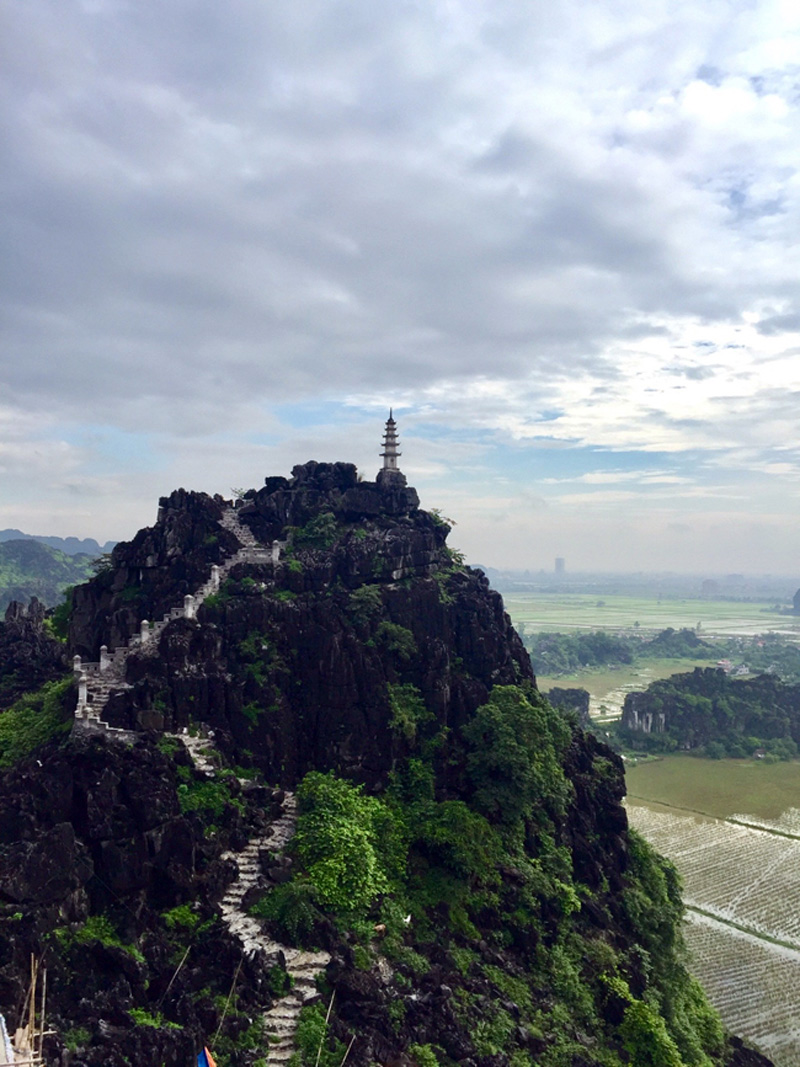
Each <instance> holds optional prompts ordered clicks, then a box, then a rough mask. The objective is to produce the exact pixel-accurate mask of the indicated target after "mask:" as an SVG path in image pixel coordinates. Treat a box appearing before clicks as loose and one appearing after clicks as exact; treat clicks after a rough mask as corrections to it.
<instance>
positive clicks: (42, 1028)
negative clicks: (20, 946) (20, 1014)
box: [39, 968, 47, 1061]
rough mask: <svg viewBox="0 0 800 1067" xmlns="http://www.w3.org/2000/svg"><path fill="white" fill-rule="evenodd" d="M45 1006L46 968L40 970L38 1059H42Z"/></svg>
mask: <svg viewBox="0 0 800 1067" xmlns="http://www.w3.org/2000/svg"><path fill="white" fill-rule="evenodd" d="M46 1008H47V969H46V968H45V969H44V971H43V972H42V1018H41V1020H40V1023H41V1025H40V1026H39V1059H41V1060H42V1061H43V1060H44V1015H45V1010H46Z"/></svg>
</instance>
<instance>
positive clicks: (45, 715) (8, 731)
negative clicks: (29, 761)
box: [0, 678, 72, 767]
mask: <svg viewBox="0 0 800 1067" xmlns="http://www.w3.org/2000/svg"><path fill="white" fill-rule="evenodd" d="M71 686H72V678H65V679H64V680H63V681H61V682H47V683H46V684H45V685H43V686H42V688H41V689H38V690H37V691H36V692H35V693H26V694H25V695H24V696H22V697H20V698H19V700H17V701H16V702H15V703H14V704H12V705H11V707H10V708H8V710H7V711H4V712H2V713H1V714H0V767H10V766H12V764H14V763H16V762H17V761H18V760H21V759H22V758H23V757H24V756H27V755H28V754H29V753H30V752H32V751H33V750H34V749H35V748H38V747H39V745H43V744H44V743H45V741H49V740H50V738H51V737H55V736H56V735H57V734H59V733H65V732H67V731H68V730H69V728H70V726H71V725H72V722H71V716H70V715H69V712H68V711H67V708H66V696H67V693H68V692H69V690H70V688H71Z"/></svg>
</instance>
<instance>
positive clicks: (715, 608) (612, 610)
mask: <svg viewBox="0 0 800 1067" xmlns="http://www.w3.org/2000/svg"><path fill="white" fill-rule="evenodd" d="M503 601H504V603H505V606H506V611H507V612H508V613H509V615H510V616H511V619H512V621H513V623H514V625H515V626H519V625H520V624H522V623H524V624H525V629H526V630H527V632H528V633H536V632H539V631H542V630H547V631H556V632H560V633H574V632H575V631H576V630H611V631H616V630H632V629H638V630H646V631H655V632H657V631H659V630H664V629H666V628H667V627H668V626H672V627H673V628H674V629H676V630H679V629H681V628H682V627H684V626H685V627H689V628H690V629H691V628H694V627H696V626H697V625H698V623H699V625H700V635H701V636H702V634H703V633H707V634H708V635H709V636H710V635H714V634H721V635H727V636H730V635H733V634H738V635H741V636H748V635H750V636H752V635H753V634H763V633H769V632H774V633H782V634H789V635H794V636H795V637H799V638H800V617H792V616H791V615H776V614H775V613H774V612H771V611H769V610H768V609H769V608H771V607H772V604H771V603H769V602H767V601H736V600H701V599H697V600H695V599H692V598H690V597H687V598H680V599H679V598H674V599H672V598H663V599H659V598H658V597H657V596H650V597H633V596H602V597H599V598H598V597H596V596H589V595H586V594H580V593H506V594H504V595H503Z"/></svg>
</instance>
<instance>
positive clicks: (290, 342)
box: [0, 0, 800, 543]
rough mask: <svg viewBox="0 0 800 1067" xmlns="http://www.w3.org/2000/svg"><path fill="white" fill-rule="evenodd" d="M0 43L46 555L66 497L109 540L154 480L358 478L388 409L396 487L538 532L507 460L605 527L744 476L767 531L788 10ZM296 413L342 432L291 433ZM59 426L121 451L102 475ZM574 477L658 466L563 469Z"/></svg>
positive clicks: (5, 184)
mask: <svg viewBox="0 0 800 1067" xmlns="http://www.w3.org/2000/svg"><path fill="white" fill-rule="evenodd" d="M3 17H4V20H5V26H4V34H3V35H2V39H0V80H1V82H2V89H3V96H2V98H3V100H4V101H5V103H4V107H3V109H2V111H0V138H2V142H1V143H2V144H3V153H4V165H3V171H2V173H3V178H2V191H3V202H4V205H5V208H4V212H5V218H4V223H5V226H4V232H5V233H6V235H7V238H6V240H7V248H6V253H5V254H4V256H3V258H2V263H3V266H0V272H2V282H3V291H4V293H5V299H4V307H3V315H2V319H1V320H0V344H1V345H2V348H1V349H0V388H2V393H3V396H4V402H5V403H6V405H8V408H9V410H10V411H11V412H12V413H13V418H14V420H16V421H15V422H14V426H15V427H16V429H15V430H14V432H13V433H11V434H10V436H9V438H8V443H7V444H6V445H4V446H3V448H2V449H0V465H4V466H5V468H6V470H7V472H12V471H13V469H16V468H15V467H14V464H21V465H22V467H23V468H24V467H25V464H26V462H27V463H28V469H29V471H34V470H37V473H36V474H35V476H34V477H35V481H36V484H37V486H38V487H39V491H40V492H41V493H42V494H43V498H42V499H44V498H45V497H46V498H47V499H48V500H50V501H51V503H50V504H48V505H47V506H48V507H51V508H53V509H55V510H53V511H52V513H53V514H54V515H55V514H58V515H59V516H61V517H60V518H59V520H58V521H60V522H61V521H64V522H69V515H70V514H71V512H70V510H69V507H70V505H69V502H68V501H69V498H70V494H71V495H72V496H75V495H76V494H80V495H81V497H88V496H89V495H91V496H92V499H93V500H94V501H95V505H94V510H93V513H92V514H93V516H94V517H95V518H97V519H98V521H105V522H108V521H110V520H111V518H112V517H114V516H116V517H120V518H121V516H122V515H123V514H126V515H128V519H126V520H125V521H134V519H135V516H136V515H138V514H140V513H142V514H143V513H145V512H147V513H148V514H149V512H150V510H152V509H151V507H150V505H148V504H146V501H147V500H148V499H149V498H150V497H152V496H153V495H155V493H156V491H159V492H162V491H168V489H169V488H170V487H171V486H170V485H167V484H165V480H166V479H168V478H176V479H179V480H181V481H184V482H185V483H186V482H189V481H190V479H191V480H193V481H194V484H196V485H198V486H201V485H202V486H204V487H208V488H218V487H219V486H220V485H224V484H225V483H226V482H228V481H235V482H237V483H238V482H240V481H241V480H242V478H243V477H244V476H245V475H246V474H247V472H248V471H252V472H253V474H252V477H253V478H254V479H255V477H256V475H260V473H261V469H262V466H263V468H264V471H263V473H267V470H269V469H275V466H277V467H278V469H281V468H283V469H285V468H287V467H290V466H291V465H292V464H293V462H296V461H298V460H302V459H303V458H309V455H310V454H313V455H316V456H321V455H325V454H333V453H327V452H326V450H328V449H339V450H341V451H342V452H343V453H345V454H344V456H343V458H349V456H350V455H353V456H354V458H356V459H358V460H359V461H360V462H364V463H366V464H371V463H373V462H374V459H373V457H372V451H371V450H373V446H372V445H371V444H370V442H369V440H368V438H369V434H370V433H371V432H372V431H371V430H368V427H367V425H366V423H365V422H364V420H363V411H364V409H367V410H373V411H375V413H376V417H378V418H382V412H383V408H384V407H386V406H388V405H389V404H390V403H392V402H394V403H396V404H397V403H400V404H403V405H405V408H406V411H407V412H408V416H409V421H408V427H409V429H410V430H411V431H412V433H411V434H410V435H409V438H408V445H409V447H407V459H408V464H409V471H410V473H413V475H414V477H415V478H418V479H421V481H422V482H423V483H426V484H430V485H431V486H437V487H439V488H441V485H442V483H443V482H446V480H447V478H448V476H450V477H452V478H453V479H454V480H455V481H459V480H466V479H468V478H472V479H473V480H482V479H489V478H491V477H492V474H491V473H490V471H491V469H492V466H493V464H494V463H495V462H497V463H498V465H499V464H502V457H503V456H504V455H505V453H504V452H503V450H504V449H505V448H506V447H508V448H510V449H512V450H513V454H514V457H515V461H516V462H515V464H512V466H511V467H510V468H509V470H508V471H507V472H506V474H505V476H506V477H507V478H508V479H509V484H510V485H511V487H512V489H513V492H512V493H511V496H510V497H509V499H517V498H519V499H522V495H523V494H524V493H525V492H532V493H533V497H534V498H537V499H540V498H543V497H544V498H547V499H548V500H549V499H550V493H549V491H547V492H542V493H539V491H538V486H536V485H533V486H531V484H530V478H531V474H530V473H529V471H526V470H525V469H524V464H523V463H522V462H521V461H520V457H523V456H524V457H528V460H529V467H530V469H531V470H533V469H535V472H536V476H537V477H539V476H541V477H544V478H548V477H549V478H551V479H552V480H553V483H552V484H556V483H558V482H565V481H570V480H573V481H575V482H576V483H577V485H579V486H582V489H581V491H580V493H576V494H575V495H576V496H580V497H581V498H583V496H584V494H585V493H586V492H588V490H590V489H591V488H592V487H596V486H604V485H606V486H614V485H618V486H620V488H619V489H617V490H614V491H613V492H614V493H616V494H617V496H616V497H614V496H613V495H612V496H608V495H607V496H606V497H605V498H604V499H605V501H606V504H605V505H604V506H606V505H607V506H608V507H612V506H616V507H618V508H619V509H620V510H626V509H627V507H628V502H629V498H628V497H626V496H624V494H625V493H627V492H631V493H634V494H640V495H642V496H647V497H652V496H653V495H654V494H656V493H657V492H658V491H659V487H661V489H662V490H663V491H665V492H666V491H668V490H671V491H674V493H675V494H676V495H677V496H678V497H680V498H681V499H686V500H689V501H691V500H692V498H691V496H690V493H689V491H690V490H692V489H695V488H696V489H701V490H702V489H707V490H708V499H713V497H712V492H711V485H710V482H708V481H707V480H704V479H707V473H708V471H709V470H710V469H711V468H712V467H713V468H714V469H715V470H717V471H718V472H721V473H722V474H723V475H724V476H725V478H726V479H728V480H729V481H730V482H731V483H732V484H733V485H738V486H739V487H740V489H739V490H738V491H739V492H752V491H754V488H753V484H752V482H753V480H752V478H751V475H752V473H753V472H754V471H755V470H758V469H760V471H761V475H762V479H763V484H762V485H761V486H759V487H758V492H759V494H760V496H759V500H760V501H761V506H763V507H764V508H767V507H768V503H769V502H768V500H767V496H769V494H772V495H771V496H769V499H770V500H772V499H776V498H777V494H778V492H780V493H783V499H784V500H786V501H788V500H789V499H790V497H789V495H788V494H787V493H786V491H785V490H786V483H787V479H790V478H791V477H792V474H793V472H794V470H795V469H796V468H795V464H796V462H797V453H796V447H795V444H794V442H796V441H797V439H798V434H797V430H798V426H797V416H796V411H797V403H796V394H797V393H798V392H800V372H799V371H798V369H797V368H798V361H797V347H798V344H799V343H800V342H799V340H798V333H800V305H798V301H797V286H796V279H797V275H798V271H799V270H800V249H799V248H798V245H797V242H796V239H795V236H794V235H795V233H796V232H797V229H798V223H799V222H800V195H798V193H799V190H800V160H799V159H798V149H797V146H798V144H800V128H799V126H798V111H797V106H796V99H795V97H796V80H797V64H796V55H797V48H798V45H800V17H798V14H797V12H796V11H795V9H794V8H793V7H792V6H791V5H788V4H786V3H780V2H778V0H756V2H754V3H752V4H747V5H739V4H735V3H733V2H732V0H709V2H708V3H705V4H701V5H698V4H697V3H695V2H691V3H690V2H689V0H678V2H667V0H652V2H649V3H648V4H646V5H642V4H640V3H636V2H634V0H603V2H601V3H597V4H591V5H586V4H585V3H581V2H579V0H556V2H554V3H552V4H548V5H545V6H544V7H542V6H541V5H540V8H538V9H535V10H534V9H533V8H531V9H527V8H526V7H525V6H524V5H519V4H518V3H511V2H510V0H493V2H492V3H491V4H490V3H489V2H488V0H434V2H432V3H430V4H428V5H410V4H409V5H384V6H381V5H375V4H372V3H368V2H367V0H344V2H343V3H342V4H341V5H339V6H338V7H337V8H335V9H332V8H331V7H330V6H329V5H327V4H325V3H322V2H320V0H298V2H296V3H292V4H291V5H283V6H282V7H281V6H277V7H276V6H274V5H273V6H270V5H263V4H261V3H259V2H256V0H235V2H234V4H233V6H232V7H228V8H226V9H224V10H223V9H222V8H220V7H219V6H217V5H213V4H211V3H208V2H205V0H203V2H201V3H198V4H195V5H189V6H188V7H187V6H182V5H169V4H168V5H153V6H150V7H147V6H141V5H138V6H136V5H134V6H130V5H125V4H115V3H103V2H99V0H98V2H92V3H88V2H87V3H78V2H77V0H58V2H55V0H46V2H43V3H41V4H36V5H15V6H13V7H11V8H8V9H7V10H6V11H5V12H4V16H3ZM318 402H324V403H326V404H330V403H331V402H338V403H339V404H341V405H343V406H344V410H345V411H346V412H350V413H351V414H352V416H353V418H352V420H351V425H350V426H349V427H348V428H347V429H345V430H341V429H340V428H338V427H337V426H335V425H333V426H332V425H329V424H328V422H327V421H326V420H327V419H328V416H327V415H325V414H323V415H322V416H321V417H320V420H319V422H318V423H317V424H316V425H312V426H311V427H310V428H308V429H299V430H298V429H296V428H294V427H292V426H291V425H288V424H287V422H286V421H285V420H284V419H283V418H282V416H281V414H280V411H281V410H282V409H283V408H284V407H285V406H286V405H303V404H309V405H313V404H314V403H318ZM43 412H46V413H47V419H44V418H43V417H42V413H43ZM48 420H49V421H48ZM332 421H335V420H332ZM434 424H438V428H439V430H440V431H441V432H442V434H443V437H442V438H441V439H439V438H437V437H436V435H435V434H433V433H432V432H431V427H432V426H433V425H434ZM84 425H89V426H91V427H103V426H106V427H110V428H112V429H114V430H115V431H122V432H124V433H125V434H126V435H129V436H130V438H131V440H136V441H139V442H140V445H141V447H140V448H139V449H138V451H137V449H135V448H134V449H129V450H128V452H127V453H126V454H125V456H124V457H122V458H121V457H120V455H119V454H118V453H117V452H116V451H114V449H113V448H111V447H110V445H109V444H108V443H107V442H106V443H105V444H104V439H103V438H102V435H101V436H100V437H99V438H95V439H91V440H89V439H85V438H84V437H83V436H82V433H83V431H82V430H81V427H83V426H84ZM415 426H419V428H420V434H421V437H420V438H419V440H415V437H414V433H415V432H416V430H415V429H414V427H415ZM26 427H27V428H26ZM2 429H3V422H2V413H0V433H2ZM259 429H260V431H261V437H260V438H259ZM265 440H268V442H269V443H268V444H265V443H264V441H265ZM254 441H256V442H257V443H256V444H253V442H254ZM76 442H78V443H76ZM418 444H419V445H422V446H424V449H425V451H424V454H423V455H420V454H419V453H417V454H416V455H415V454H414V448H415V447H416V446H417V445H418ZM37 448H38V450H39V451H38V457H39V458H36V456H35V452H34V450H35V449H37ZM592 449H595V450H601V451H603V452H606V453H613V452H615V451H616V452H618V453H623V452H642V453H646V454H647V455H649V456H651V457H654V456H655V455H656V454H658V456H659V458H658V459H655V458H652V459H651V461H650V463H651V464H658V466H649V465H648V463H647V461H646V459H645V461H643V462H642V463H640V464H639V468H640V469H639V471H638V473H636V474H633V473H630V472H628V471H627V469H625V470H615V469H614V467H613V462H612V461H611V460H609V461H608V469H606V470H602V469H600V470H598V469H596V466H591V465H590V466H589V468H588V469H584V470H581V469H578V468H576V467H573V469H571V470H570V471H569V472H567V473H565V468H564V467H563V466H560V465H559V464H558V462H557V461H556V459H555V457H557V456H558V455H559V454H560V453H563V452H565V451H569V450H592ZM779 449H783V450H784V451H785V452H786V455H784V456H781V457H777V456H776V454H775V453H776V450H779ZM15 450H16V451H15ZM543 452H548V453H549V454H550V455H552V456H553V457H554V459H553V462H554V464H555V465H556V468H557V469H556V470H555V472H550V473H549V474H548V473H544V471H543V467H542V466H541V465H539V463H538V460H537V459H536V457H537V456H541V454H542V453H543ZM744 452H748V455H749V457H750V458H749V459H748V460H747V461H746V462H745V460H744V459H743V458H742V457H743V453H744ZM307 453H308V454H307ZM665 454H668V455H669V460H665V459H664V458H663V456H664V455H665ZM362 457H363V460H362ZM493 457H494V458H493ZM687 457H692V458H691V459H689V458H687ZM673 460H674V463H673ZM37 463H38V464H39V467H38V468H37V467H36V464H37ZM664 464H666V466H664ZM690 464H691V465H692V467H693V469H692V470H689V469H688V466H689V465H690ZM115 465H116V466H117V467H118V468H119V469H115ZM234 468H236V473H234ZM667 468H668V469H667ZM673 468H674V469H673ZM39 470H41V475H40V474H39V473H38V471H39ZM47 470H49V472H50V474H49V476H48V474H47ZM648 471H649V473H648ZM8 484H9V485H10V483H8ZM120 485H123V486H124V487H125V488H124V490H123V492H124V493H125V494H127V497H128V503H127V504H126V505H125V506H124V507H122V506H120V503H119V500H118V498H117V493H118V486H120ZM743 486H746V487H747V488H746V489H742V488H741V487H743ZM775 486H780V487H781V488H780V490H777V489H774V488H773V487H775ZM722 490H723V491H724V492H734V491H735V490H734V489H731V488H730V487H729V486H727V485H724V486H723V487H722ZM9 492H10V490H9ZM14 492H15V493H16V492H17V490H16V488H15V489H14ZM35 492H36V486H34V487H30V486H28V487H26V488H25V494H24V499H25V500H28V501H30V507H32V508H33V507H38V506H39V505H38V504H37V503H36V498H35ZM611 492H612V491H611V490H608V491H607V493H611ZM459 493H460V496H459V500H463V502H464V504H465V506H466V507H467V508H468V513H469V514H470V515H473V516H478V514H479V513H480V514H483V513H485V512H486V509H490V507H491V505H490V504H489V503H488V502H486V501H487V498H486V497H485V496H481V497H480V498H481V499H482V500H483V501H484V502H483V503H482V504H481V505H480V507H478V508H477V510H475V508H474V507H473V506H472V505H471V504H470V501H469V494H467V493H461V491H460V490H459ZM48 494H49V496H48ZM59 494H61V495H60V496H59ZM137 494H140V495H137ZM515 494H516V495H515ZM619 494H623V495H622V496H620V495H619ZM765 494H766V495H765ZM591 495H592V496H593V497H594V499H595V501H596V502H598V501H599V500H600V499H601V498H600V497H599V496H598V495H597V493H596V492H594V493H592V494H591ZM133 496H136V497H137V501H138V502H137V503H136V504H135V505H134V504H133V503H132V500H133ZM58 500H60V501H61V503H58V504H57V501H58ZM3 503H4V505H5V506H6V507H8V508H10V509H11V510H12V511H13V508H14V506H22V504H21V498H20V499H18V500H15V501H10V502H9V503H7V504H6V503H5V502H3ZM563 506H564V507H567V506H568V505H567V504H564V505H563ZM569 506H570V507H571V506H572V505H571V504H570V505H569ZM769 506H770V507H771V504H769ZM787 506H788V505H787ZM476 507H477V505H476ZM508 507H509V508H512V510H513V505H512V504H509V505H508ZM58 509H60V510H58ZM103 509H105V511H104V510H103ZM126 509H127V510H126ZM481 509H483V511H481ZM33 514H34V515H35V516H36V515H40V512H36V511H34V512H33ZM73 514H74V515H75V518H76V522H77V521H78V520H79V519H80V521H84V519H83V518H81V516H80V515H79V513H78V512H77V511H76V512H74V513H73ZM770 514H772V512H771V511H770ZM84 517H85V516H84ZM455 517H457V516H455ZM471 521H472V520H471ZM570 521H574V520H570ZM670 521H674V522H676V523H678V524H679V523H680V521H681V520H680V518H679V517H677V518H676V517H675V516H672V518H671V519H670ZM474 522H475V523H476V528H477V524H478V519H477V518H475V519H474ZM709 529H710V528H709ZM65 532H77V531H72V530H70V531H65ZM126 532H127V531H126ZM109 536H110V534H109ZM518 536H520V537H522V536H523V535H522V534H521V533H520V534H519V535H518ZM650 536H651V538H652V531H651V532H650ZM706 536H710V535H709V534H708V532H706ZM492 543H495V542H492Z"/></svg>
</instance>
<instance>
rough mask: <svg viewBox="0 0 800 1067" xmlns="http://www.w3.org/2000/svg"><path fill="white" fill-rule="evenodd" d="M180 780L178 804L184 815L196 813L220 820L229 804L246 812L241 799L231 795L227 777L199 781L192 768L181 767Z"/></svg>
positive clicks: (179, 770)
mask: <svg viewBox="0 0 800 1067" xmlns="http://www.w3.org/2000/svg"><path fill="white" fill-rule="evenodd" d="M227 777H232V776H231V775H228V776H227ZM178 780H179V782H180V784H179V785H178V803H179V804H180V808H181V811H182V812H183V813H184V815H185V814H186V813H187V812H190V811H196V812H199V813H200V814H201V815H203V816H206V817H208V816H214V817H215V818H219V816H220V815H222V813H223V812H224V811H225V808H226V807H227V806H228V804H231V805H233V807H235V808H239V810H241V811H243V810H244V804H243V802H242V801H241V800H240V799H239V797H234V796H233V795H232V794H231V790H230V787H229V785H228V784H227V782H226V780H225V777H221V776H219V775H218V776H217V777H216V778H214V779H199V778H198V777H197V776H196V775H195V773H194V771H193V770H192V769H191V768H190V767H183V766H181V767H178Z"/></svg>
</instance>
